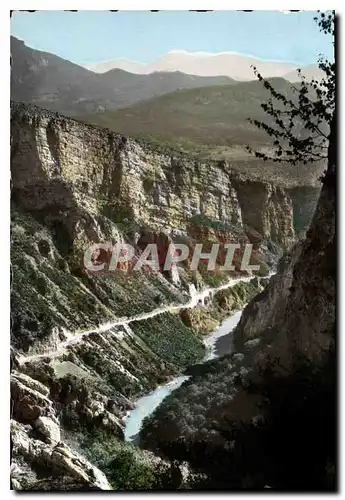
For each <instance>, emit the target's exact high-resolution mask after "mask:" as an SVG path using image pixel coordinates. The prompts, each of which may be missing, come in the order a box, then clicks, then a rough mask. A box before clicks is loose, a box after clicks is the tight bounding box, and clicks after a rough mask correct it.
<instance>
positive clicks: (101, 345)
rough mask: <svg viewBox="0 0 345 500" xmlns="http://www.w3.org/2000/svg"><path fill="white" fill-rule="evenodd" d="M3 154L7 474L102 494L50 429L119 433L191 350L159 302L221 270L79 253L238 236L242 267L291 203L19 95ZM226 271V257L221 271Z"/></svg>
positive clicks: (219, 166)
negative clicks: (7, 253) (243, 247)
mask: <svg viewBox="0 0 345 500" xmlns="http://www.w3.org/2000/svg"><path fill="white" fill-rule="evenodd" d="M11 162H12V235H11V238H12V240H11V242H12V251H11V259H12V268H13V283H12V293H11V300H12V312H11V316H12V318H11V319H12V339H11V341H12V345H13V347H14V350H13V356H12V358H13V359H12V366H13V369H14V371H13V374H12V382H11V388H12V406H13V411H12V417H13V421H14V422H13V426H14V427H13V429H14V431H13V432H14V438H13V443H14V448H13V450H14V464H17V465H16V467H17V468H19V470H22V471H26V472H23V473H21V472H20V473H18V474H19V475H17V476H16V474H14V476H13V477H14V481H17V486H18V488H21V489H30V488H32V487H37V488H38V489H39V485H40V486H41V488H42V489H45V488H46V486H47V483H46V478H47V477H49V478H50V477H52V475H54V477H55V471H56V470H57V471H58V476H59V477H60V476H61V478H62V476H64V479H63V480H62V479H61V482H60V479H59V480H55V479H54V481H53V483H52V484H55V487H56V488H57V489H58V486H59V485H60V486H61V488H60V489H64V488H66V487H68V485H72V484H74V483H73V481H74V482H75V486H76V488H77V487H78V485H79V486H80V485H82V486H83V487H87V488H105V489H106V484H105V482H104V481H103V479H102V478H101V477H100V476H98V472H97V471H96V472H95V471H94V472H92V471H93V469H92V466H91V465H90V464H89V463H88V462H86V461H84V462H83V461H82V458H80V456H79V454H78V453H77V452H76V451H73V446H71V447H70V443H69V442H67V441H68V439H67V441H66V437H65V435H64V432H65V431H66V432H67V431H68V432H76V433H78V432H80V430H81V429H82V432H84V430H85V429H88V431H90V432H92V431H94V430H95V429H101V430H102V431H104V432H108V433H111V435H115V436H117V438H118V439H119V440H121V439H123V422H124V417H125V415H126V413H127V411H128V410H129V409H130V408H131V402H130V400H131V398H133V397H136V396H139V395H141V394H144V393H146V392H148V391H150V390H151V389H152V388H154V387H155V386H157V385H158V384H160V383H163V382H165V381H166V380H167V379H168V378H169V377H171V376H172V375H174V374H177V373H179V372H181V370H183V369H184V368H186V367H187V366H188V365H191V364H194V363H196V362H198V361H199V360H200V359H202V357H203V355H204V351H205V349H204V345H203V343H202V341H201V340H200V338H199V336H198V335H197V331H198V329H199V330H200V332H201V330H202V329H203V328H204V325H203V324H202V323H203V321H204V320H203V319H202V321H201V322H200V325H199V326H200V328H199V327H196V322H198V321H199V319H200V318H199V319H197V321H196V322H195V321H194V320H195V318H192V316H193V314H192V315H191V316H190V317H189V318H187V320H188V319H189V320H190V324H189V325H187V326H186V321H185V322H183V321H182V320H181V318H180V316H179V314H178V312H177V313H176V314H175V313H174V311H173V312H171V311H168V310H169V309H170V308H171V306H173V305H176V304H177V306H176V309H177V310H179V309H180V308H181V307H182V306H186V305H187V303H188V301H189V300H190V294H189V291H188V287H189V285H191V283H194V284H195V285H196V286H197V287H199V288H202V287H205V285H206V284H207V285H209V286H217V285H218V284H220V283H224V282H225V281H226V280H227V278H228V275H226V274H225V273H223V274H222V273H219V272H217V273H216V272H215V273H208V272H207V271H206V270H205V266H204V267H202V266H200V268H199V269H198V270H197V271H193V272H189V269H188V268H186V267H183V266H182V265H181V267H180V268H178V269H176V272H177V275H178V276H176V273H175V274H174V275H173V274H172V273H171V274H169V273H168V274H164V273H162V272H161V270H159V271H157V272H152V270H147V269H142V270H141V271H140V272H138V273H136V274H135V273H131V272H129V270H128V269H127V268H121V269H119V270H117V272H116V273H114V274H113V275H110V274H106V273H105V274H101V273H99V274H96V273H95V274H92V273H89V272H87V271H86V269H85V267H84V265H83V253H84V251H85V250H86V248H88V247H89V246H90V245H91V244H92V243H94V242H110V243H111V244H115V243H117V242H129V243H131V244H132V245H133V246H134V247H135V250H136V252H138V255H140V252H141V250H142V247H143V246H144V245H145V244H146V243H148V242H155V243H157V244H158V245H159V249H160V253H159V259H160V262H161V261H163V258H164V255H165V252H166V249H167V246H168V244H169V243H170V242H171V241H174V242H185V243H187V244H188V245H189V246H190V247H191V248H193V245H194V244H195V242H200V241H201V242H202V243H203V244H205V247H207V245H210V244H211V243H212V242H221V243H225V242H233V241H236V242H237V241H240V242H241V243H246V242H249V241H250V242H252V243H253V245H254V249H255V253H254V256H253V259H255V262H258V263H262V262H264V261H266V262H268V263H271V261H272V262H273V261H274V259H276V258H277V256H278V255H279V253H280V252H281V251H282V249H283V248H288V247H289V246H290V245H291V243H292V242H293V240H294V231H293V228H292V204H291V199H290V198H289V196H288V195H287V194H286V192H285V191H284V190H282V189H281V188H279V187H276V186H273V185H271V184H269V183H267V182H256V183H255V185H254V184H253V185H251V184H250V182H248V179H244V178H241V176H240V175H239V174H235V173H234V172H232V169H231V167H230V166H229V165H228V164H226V163H223V162H221V163H219V162H210V163H198V162H195V161H193V160H191V159H189V158H185V157H181V156H176V157H175V156H171V155H167V154H162V153H157V152H154V151H153V150H152V149H150V148H147V147H146V146H143V145H142V144H139V143H138V142H136V141H134V140H131V139H127V138H124V137H122V136H120V135H118V134H114V133H111V132H109V131H108V130H105V129H100V128H96V127H92V126H88V125H85V124H82V123H80V122H78V121H75V120H70V119H66V118H64V117H62V116H59V115H56V114H54V113H50V112H47V111H43V110H40V109H38V108H35V107H26V106H24V105H20V104H14V105H13V106H12V124H11ZM254 193H255V197H253V195H254ZM254 198H255V199H254ZM255 212H256V213H257V217H255ZM101 257H102V259H103V257H104V256H101ZM103 260H104V261H105V260H106V256H105V257H104V259H103ZM240 272H241V271H240V260H239V259H238V258H237V259H235V271H234V272H231V273H230V275H233V276H236V275H238V274H240ZM266 272H267V265H266V267H265V269H264V273H263V274H265V273H266ZM239 288H241V287H239ZM257 290H258V287H257V286H256V288H255V292H256V291H257ZM234 291H235V288H234ZM244 292H245V290H243V289H239V293H238V295H236V296H232V297H230V296H227V295H226V294H221V295H220V296H221V298H222V299H223V302H222V304H221V303H217V306H216V307H218V306H219V308H220V309H222V310H223V312H224V311H227V312H229V313H230V312H231V311H232V310H234V309H236V307H238V305H240V304H242V305H243V304H244V302H245V301H246V297H247V298H248V296H247V295H246V293H244ZM236 293H237V292H236ZM156 310H157V311H158V313H159V314H152V315H150V313H151V312H152V311H153V312H154V311H156ZM145 314H147V316H145ZM220 316H221V314H220ZM220 316H219V317H220ZM129 317H130V318H131V322H130V323H126V322H124V321H123V319H124V318H129ZM121 318H122V321H121ZM133 318H136V321H134V320H133ZM185 319H186V318H185ZM187 323H188V321H187ZM100 325H103V326H100ZM207 328H208V329H209V328H211V325H210V324H209V325H208V327H207ZM61 440H62V441H63V443H64V444H63V446H62V448H61ZM23 443H24V444H23ZM56 448H58V451H57V450H56ZM54 450H55V451H54ZM16 457H17V458H16ZM44 461H46V462H47V463H48V470H46V469H44V471H43V472H42V471H41V469H40V467H41V465H40V464H42V463H43V462H44ZM37 463H38V464H39V471H38V472H37V470H36V468H35V467H36V464H37ZM16 470H17V469H16ZM52 471H53V472H52ZM25 475H26V476H27V477H29V478H31V477H32V480H30V481H29V483H30V484H26V483H25V481H24V480H22V479H20V478H23V476H25Z"/></svg>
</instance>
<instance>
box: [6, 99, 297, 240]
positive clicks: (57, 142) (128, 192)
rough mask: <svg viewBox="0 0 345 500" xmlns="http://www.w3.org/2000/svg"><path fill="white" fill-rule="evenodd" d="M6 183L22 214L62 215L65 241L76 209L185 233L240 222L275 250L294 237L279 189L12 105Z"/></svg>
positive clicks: (94, 229) (218, 164)
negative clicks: (199, 219)
mask: <svg viewBox="0 0 345 500" xmlns="http://www.w3.org/2000/svg"><path fill="white" fill-rule="evenodd" d="M12 178H13V186H14V190H13V195H14V198H15V199H16V200H19V201H20V203H21V204H22V205H23V206H24V207H25V208H26V209H28V210H30V211H35V212H42V211H44V210H47V209H48V207H50V208H52V207H53V206H54V207H55V209H56V210H58V208H60V210H63V211H64V212H67V211H68V214H67V213H66V217H67V219H66V220H65V223H64V226H65V229H66V232H67V234H68V236H69V237H70V238H72V239H73V238H74V237H75V232H76V230H77V229H78V228H77V227H76V226H77V223H79V226H82V224H81V221H80V220H79V219H80V218H78V217H76V216H77V213H76V212H77V211H78V207H79V208H80V209H81V208H84V210H86V209H87V210H88V211H89V212H101V211H103V212H104V213H106V212H107V213H108V214H109V213H110V212H112V216H113V217H115V218H116V221H117V222H119V223H125V221H126V220H127V221H130V220H132V221H135V222H136V223H138V224H139V225H140V224H148V225H149V226H150V227H152V228H159V229H162V228H164V227H166V228H169V227H170V228H179V229H186V228H187V227H188V224H189V222H190V218H191V217H193V216H195V215H197V216H198V215H202V216H204V217H207V218H209V219H210V220H211V221H215V223H216V221H223V222H226V223H227V224H229V225H230V227H231V226H235V227H238V228H242V229H243V222H244V223H245V224H247V225H248V226H250V227H253V228H254V229H257V230H258V232H259V233H260V234H261V236H262V237H270V238H271V239H272V240H273V241H277V242H280V243H282V244H283V245H289V244H290V243H291V241H292V240H293V237H294V233H293V229H292V204H291V199H290V198H289V196H288V195H287V194H286V193H284V191H283V190H281V189H280V188H279V187H275V186H272V185H269V184H267V183H260V182H255V183H250V182H248V181H244V180H242V179H241V178H240V177H239V176H238V175H237V174H235V173H234V172H232V171H231V167H230V166H229V165H228V164H226V163H224V162H209V163H198V162H195V161H192V160H190V159H188V158H187V157H183V156H176V157H174V156H170V155H165V154H162V153H157V152H154V151H153V150H151V149H150V148H148V147H146V148H145V147H144V146H142V145H141V144H139V143H137V142H135V141H133V140H131V139H127V138H124V137H122V136H120V135H119V134H115V133H112V132H110V131H108V130H106V129H101V128H97V127H93V126H88V125H86V124H83V123H80V122H77V121H75V120H70V119H66V118H64V117H62V116H59V115H56V114H53V113H50V112H48V111H44V110H40V109H39V108H35V107H30V108H28V107H25V106H24V105H20V104H13V105H12ZM28 193H30V195H31V196H30V197H28V196H26V194H28ZM253 195H254V196H253ZM258 208H260V210H258ZM56 210H55V211H56ZM89 222H90V223H91V225H92V229H91V228H89V237H92V233H93V236H94V237H97V227H96V224H95V221H92V219H90V221H89ZM81 230H82V227H80V231H81ZM80 231H79V232H80ZM80 237H81V235H80V234H79V238H80Z"/></svg>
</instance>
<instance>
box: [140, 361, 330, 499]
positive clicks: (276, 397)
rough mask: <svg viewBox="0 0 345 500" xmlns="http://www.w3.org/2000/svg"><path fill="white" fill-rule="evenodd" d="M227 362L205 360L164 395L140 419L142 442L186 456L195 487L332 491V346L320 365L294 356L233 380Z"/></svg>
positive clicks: (177, 457) (175, 455) (180, 458)
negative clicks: (288, 363)
mask: <svg viewBox="0 0 345 500" xmlns="http://www.w3.org/2000/svg"><path fill="white" fill-rule="evenodd" d="M231 361H232V360H231V357H227V359H226V360H225V359H224V360H219V361H216V362H213V363H209V367H208V368H207V367H204V370H202V371H200V373H199V375H195V376H194V377H193V379H192V380H191V381H188V382H186V383H185V384H184V385H183V386H182V387H181V388H180V389H178V390H177V391H175V392H174V394H173V395H171V396H170V397H169V398H167V400H166V401H165V402H164V403H163V405H161V407H160V408H159V409H158V410H156V412H155V413H154V415H153V417H151V418H150V419H148V420H147V421H146V422H145V426H144V429H143V431H142V432H141V436H142V437H141V439H142V440H143V442H144V443H145V445H146V446H150V447H151V448H152V449H157V450H159V452H160V453H163V454H164V455H165V456H166V457H169V459H170V460H171V459H174V460H178V461H180V462H183V461H188V462H189V464H190V465H191V467H192V469H193V470H194V472H196V473H198V474H200V473H201V474H202V479H199V480H198V482H197V484H194V485H193V486H192V487H193V488H195V489H198V488H205V489H263V488H264V486H265V485H270V486H271V487H272V488H274V489H277V490H278V491H279V490H280V491H322V490H326V491H334V490H335V488H336V470H335V464H336V455H337V454H336V428H337V425H336V423H337V408H336V397H337V388H336V356H335V353H334V351H331V352H329V353H328V357H327V360H326V362H325V364H324V365H323V366H319V367H315V366H314V365H312V364H310V363H308V362H307V361H306V360H303V359H299V360H297V361H296V364H295V367H294V369H293V370H292V371H291V372H289V373H287V374H286V373H283V372H278V371H277V370H276V369H274V367H275V366H276V361H275V360H272V364H271V363H269V364H268V365H267V366H266V367H265V369H264V370H259V372H253V374H251V375H250V376H247V377H245V378H244V379H243V378H241V377H240V375H239V374H238V376H237V380H236V378H234V377H231V373H232V375H234V373H235V372H234V371H233V370H231V364H232V363H231ZM238 412H240V413H238ZM239 415H241V416H240V418H239ZM245 415H247V416H245ZM172 421H173V422H174V425H169V424H168V422H172ZM163 422H164V428H163Z"/></svg>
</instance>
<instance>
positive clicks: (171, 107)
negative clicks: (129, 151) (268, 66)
mask: <svg viewBox="0 0 345 500" xmlns="http://www.w3.org/2000/svg"><path fill="white" fill-rule="evenodd" d="M271 81H272V84H273V85H274V87H275V88H276V89H277V90H280V91H282V92H284V93H285V94H286V95H290V97H291V96H292V91H291V84H290V83H289V82H287V81H286V80H284V79H282V78H274V79H272V80H271ZM268 97H269V93H268V91H267V90H266V89H265V88H264V86H263V85H262V83H261V82H259V81H252V82H241V83H237V85H225V86H219V85H218V86H213V87H203V88H198V89H189V90H180V91H175V92H172V93H170V94H166V95H164V96H160V97H156V98H153V99H150V100H148V101H146V102H143V103H138V104H136V105H133V106H130V107H127V108H123V109H119V110H117V111H114V112H105V113H99V114H95V115H88V116H85V117H83V118H84V119H85V120H87V121H90V122H92V123H95V124H99V125H103V126H105V127H108V128H111V129H113V130H115V131H117V132H120V133H122V134H124V135H131V136H141V137H148V136H155V137H160V138H161V139H162V140H170V139H171V140H177V141H179V140H181V141H188V140H189V141H191V142H193V143H196V144H201V145H207V144H209V145H214V144H217V145H239V144H248V142H249V143H251V144H253V143H258V144H264V143H266V142H267V143H271V141H270V140H269V138H268V137H267V134H265V133H263V132H261V131H259V130H258V129H257V128H256V127H255V126H254V125H251V124H250V123H249V122H248V118H249V117H250V118H255V119H265V118H267V115H266V114H265V112H264V111H263V110H262V108H261V104H262V102H264V101H265V100H267V98H268Z"/></svg>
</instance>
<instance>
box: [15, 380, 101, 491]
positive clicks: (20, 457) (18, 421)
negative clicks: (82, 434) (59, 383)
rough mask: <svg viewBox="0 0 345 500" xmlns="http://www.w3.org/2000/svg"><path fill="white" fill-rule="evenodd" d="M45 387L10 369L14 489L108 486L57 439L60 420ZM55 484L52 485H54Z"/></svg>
mask: <svg viewBox="0 0 345 500" xmlns="http://www.w3.org/2000/svg"><path fill="white" fill-rule="evenodd" d="M48 396H49V388H48V387H46V386H45V385H43V384H42V383H40V382H38V381H37V380H34V379H32V378H31V377H29V376H27V375H25V374H22V373H17V372H14V373H13V374H12V380H11V404H12V418H13V420H12V421H11V453H12V461H11V479H12V486H13V487H14V489H17V490H23V489H24V490H33V489H38V490H41V489H45V488H44V487H43V485H42V484H40V481H41V479H42V477H45V480H46V481H48V478H49V481H48V482H49V483H50V479H52V483H51V486H50V488H49V489H64V487H61V485H63V484H66V483H65V482H66V480H67V483H68V485H69V486H68V488H67V489H80V488H81V489H100V490H103V489H111V488H110V485H109V483H108V481H107V479H106V477H105V476H104V474H103V473H102V472H101V471H99V470H98V469H97V468H96V467H94V466H92V465H91V464H90V463H89V462H88V461H87V460H85V459H84V458H83V457H82V456H80V455H79V454H78V453H76V452H75V451H73V450H72V449H70V447H69V446H67V445H66V444H65V443H63V442H62V440H61V435H60V422H59V420H58V418H57V416H56V411H55V405H54V402H53V401H52V400H51V399H50V398H49V397H48ZM54 485H55V487H54Z"/></svg>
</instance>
